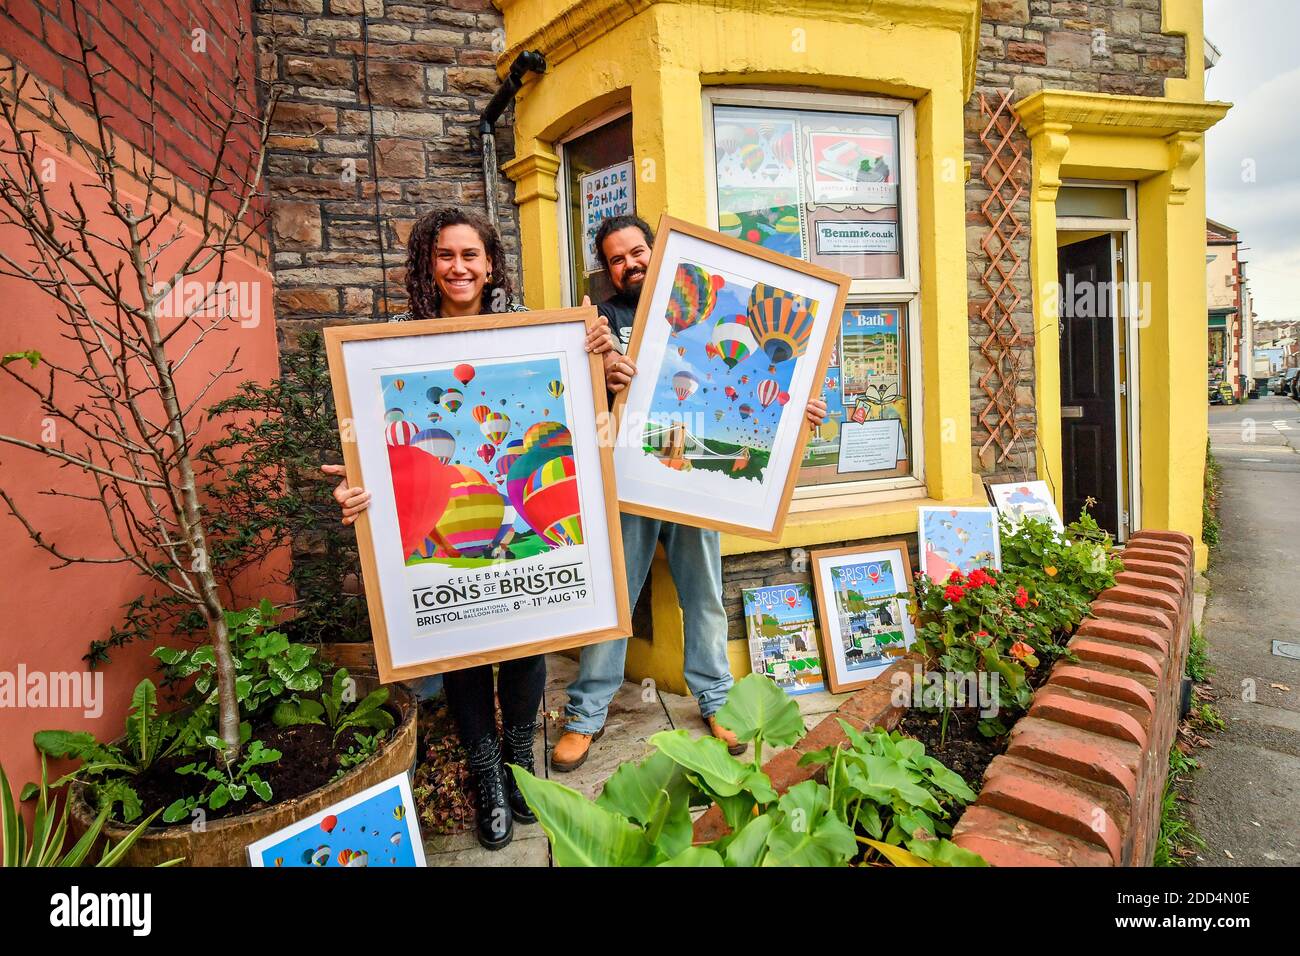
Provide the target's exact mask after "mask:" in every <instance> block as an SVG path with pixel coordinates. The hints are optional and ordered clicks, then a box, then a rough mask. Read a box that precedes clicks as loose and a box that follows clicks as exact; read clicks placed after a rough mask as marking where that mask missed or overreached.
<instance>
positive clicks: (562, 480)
mask: <svg viewBox="0 0 1300 956" xmlns="http://www.w3.org/2000/svg"><path fill="white" fill-rule="evenodd" d="M524 517H525V518H527V519H528V523H529V524H531V525H532V526H533V527H534V528H536V529H537V533H538V534H540V535H541V536H542V537H543V538H545V539H546V540H547V541H549V542H551V544H554V545H556V546H557V547H563V546H565V545H574V544H582V514H581V512H580V509H579V507H578V472H577V468H576V466H575V465H574V461H573V456H572V455H562V456H560V457H557V458H552V459H551V460H550V461H548V462H546V464H544V465H542V466H541V467H540V468H538V469H537V470H536V471H535V472H533V474H532V475H530V476H529V478H528V480H527V481H526V482H525V483H524Z"/></svg>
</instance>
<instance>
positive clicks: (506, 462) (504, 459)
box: [497, 438, 524, 479]
mask: <svg viewBox="0 0 1300 956" xmlns="http://www.w3.org/2000/svg"><path fill="white" fill-rule="evenodd" d="M523 452H524V440H523V439H522V438H516V439H515V440H514V441H511V442H508V443H507V444H506V447H505V448H503V449H502V450H501V454H500V455H498V456H497V474H498V475H500V476H501V477H502V479H504V478H505V477H506V474H507V473H508V472H509V471H510V466H511V465H513V464H514V463H515V460H516V459H517V458H518V457H519V456H520V455H522V454H523Z"/></svg>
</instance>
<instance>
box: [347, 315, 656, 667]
mask: <svg viewBox="0 0 1300 956" xmlns="http://www.w3.org/2000/svg"><path fill="white" fill-rule="evenodd" d="M594 321H595V310H594V309H591V308H587V309H569V310H555V311H552V312H532V313H509V314H507V315H494V316H478V317H471V318H466V319H433V320H429V321H423V322H405V323H396V324H393V323H385V324H383V325H360V326H336V327H333V328H329V329H327V330H326V343H327V347H328V349H329V360H330V371H331V377H332V379H333V382H334V389H335V400H336V404H337V407H338V414H339V420H340V423H341V424H343V423H346V426H347V427H346V430H345V432H344V434H345V437H347V436H351V438H352V440H348V441H345V442H344V444H343V449H344V458H345V460H346V464H347V471H348V478H349V483H350V484H353V485H358V486H362V487H365V488H367V489H368V490H370V491H371V493H372V494H373V499H372V503H371V506H370V508H369V509H367V510H366V511H365V512H363V514H362V516H361V519H360V520H359V521H358V522H357V526H356V527H357V543H358V548H359V549H360V552H361V564H362V573H363V579H364V583H365V587H366V592H367V597H368V602H367V603H368V606H369V609H370V622H371V632H372V634H373V636H374V640H375V651H376V653H375V657H376V662H377V664H378V667H379V673H380V677H381V679H382V680H384V681H385V682H388V681H391V680H399V679H406V678H410V677H416V676H421V675H424V674H433V673H440V672H443V671H448V670H456V669H458V668H463V667H468V666H472V665H475V664H483V663H490V662H494V661H500V660H508V659H511V658H515V657H523V656H526V655H528V654H535V653H541V652H544V651H549V650H554V649H560V648H564V647H574V646H578V645H581V644H588V643H592V642H594V641H598V640H606V639H610V638H615V637H623V636H627V634H628V633H629V632H630V629H631V628H630V614H629V610H628V607H627V591H626V585H625V583H624V580H623V578H624V573H623V558H622V540H621V537H620V534H619V522H618V511H617V506H616V498H615V492H614V484H613V460H612V455H611V453H610V450H609V449H608V447H605V446H603V445H602V443H601V442H600V441H599V440H598V436H597V415H598V414H602V413H603V412H604V405H605V389H604V381H603V375H602V373H601V370H600V366H599V361H598V359H596V360H593V357H592V356H590V355H589V354H587V353H586V351H585V349H584V341H585V336H586V328H587V323H588V322H594Z"/></svg>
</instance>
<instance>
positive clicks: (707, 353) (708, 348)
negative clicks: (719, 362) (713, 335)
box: [704, 342, 722, 358]
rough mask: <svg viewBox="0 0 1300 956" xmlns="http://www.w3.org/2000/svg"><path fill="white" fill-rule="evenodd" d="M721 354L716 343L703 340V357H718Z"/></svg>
mask: <svg viewBox="0 0 1300 956" xmlns="http://www.w3.org/2000/svg"><path fill="white" fill-rule="evenodd" d="M721 355H722V353H721V352H719V351H718V347H717V346H716V345H714V344H713V343H712V342H705V343H704V357H705V358H718V357H720V356H721Z"/></svg>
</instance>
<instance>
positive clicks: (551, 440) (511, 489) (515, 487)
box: [506, 423, 573, 534]
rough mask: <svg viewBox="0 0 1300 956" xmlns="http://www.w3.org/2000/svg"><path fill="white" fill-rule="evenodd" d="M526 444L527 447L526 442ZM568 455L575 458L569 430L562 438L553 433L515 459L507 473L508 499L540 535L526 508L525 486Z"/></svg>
mask: <svg viewBox="0 0 1300 956" xmlns="http://www.w3.org/2000/svg"><path fill="white" fill-rule="evenodd" d="M551 424H554V423H551ZM534 427H536V426H534ZM560 427H561V428H562V427H563V426H560ZM561 437H562V438H563V440H562V441H561V440H559V439H560V438H561ZM524 444H525V446H527V444H528V443H527V441H526V440H525V442H524ZM566 455H567V456H569V457H572V456H573V444H572V442H571V440H570V439H569V434H568V430H567V429H565V430H564V432H563V435H562V436H561V435H560V433H558V432H553V433H551V434H549V435H547V436H546V437H545V438H544V439H543V440H542V441H539V442H537V443H535V444H533V445H532V446H531V447H528V448H527V449H526V450H525V451H524V452H523V453H522V454H520V455H519V456H518V458H516V459H515V462H514V463H513V464H512V465H511V466H510V470H509V471H508V472H507V473H506V497H507V498H508V499H509V501H510V504H511V505H512V506H513V507H514V509H515V511H516V512H517V513H518V514H519V516H520V517H521V518H522V519H523V520H524V522H525V523H526V524H527V525H528V527H530V528H532V529H533V530H534V531H536V532H537V533H538V534H541V532H542V529H541V528H539V527H537V525H535V524H534V523H533V518H532V517H531V516H530V515H529V513H528V510H527V509H526V508H525V507H524V486H525V485H526V484H527V482H528V480H529V479H530V478H532V477H533V475H534V474H535V473H536V472H537V470H538V469H539V468H541V467H542V466H543V465H545V464H546V463H547V462H548V461H551V460H552V459H555V458H563V457H565V456H566Z"/></svg>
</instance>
